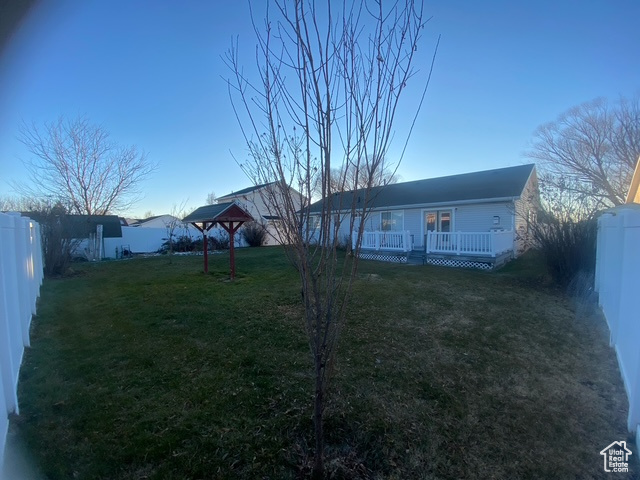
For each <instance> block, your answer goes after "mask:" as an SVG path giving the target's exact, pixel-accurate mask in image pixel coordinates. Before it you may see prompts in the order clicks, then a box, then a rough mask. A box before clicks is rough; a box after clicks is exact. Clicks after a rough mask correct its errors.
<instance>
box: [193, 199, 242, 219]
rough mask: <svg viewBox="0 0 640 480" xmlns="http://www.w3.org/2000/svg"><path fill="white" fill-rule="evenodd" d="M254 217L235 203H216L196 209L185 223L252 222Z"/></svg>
mask: <svg viewBox="0 0 640 480" xmlns="http://www.w3.org/2000/svg"><path fill="white" fill-rule="evenodd" d="M252 220H253V217H252V216H251V214H250V213H249V212H247V211H246V210H245V209H244V208H242V207H241V206H240V205H238V204H237V203H235V202H227V203H216V204H214V205H205V206H203V207H198V208H196V209H195V210H194V211H193V212H191V213H190V214H189V215H187V216H186V217H184V218H183V219H182V221H183V222H189V223H195V222H250V221H252Z"/></svg>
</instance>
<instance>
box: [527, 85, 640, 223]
mask: <svg viewBox="0 0 640 480" xmlns="http://www.w3.org/2000/svg"><path fill="white" fill-rule="evenodd" d="M534 137H535V140H534V143H533V148H532V149H531V150H530V151H529V152H527V153H526V155H527V156H528V157H529V158H532V159H534V160H536V161H537V162H538V166H539V169H540V171H541V179H544V183H541V187H542V188H543V189H544V188H545V187H546V188H551V189H553V190H562V191H563V192H564V198H563V200H564V201H570V194H571V195H573V196H574V197H576V198H575V199H576V201H577V202H578V203H580V204H581V205H582V207H583V208H593V209H596V210H597V209H601V208H603V207H610V206H614V205H620V204H622V203H624V201H625V197H626V193H627V190H628V188H629V185H630V183H631V176H632V175H633V169H634V168H635V164H636V161H637V159H638V156H639V155H640V97H639V96H636V97H634V98H632V99H626V98H620V100H619V101H618V102H617V103H615V104H614V105H611V104H610V103H608V102H607V101H606V100H604V99H597V100H593V101H591V102H587V103H584V104H582V105H579V106H577V107H574V108H571V109H570V110H568V111H567V112H565V113H563V114H562V115H560V117H558V119H557V120H555V121H554V122H551V123H548V124H546V125H542V126H541V127H539V128H538V130H536V132H535V134H534ZM593 211H594V212H595V210H593ZM591 213H593V212H591Z"/></svg>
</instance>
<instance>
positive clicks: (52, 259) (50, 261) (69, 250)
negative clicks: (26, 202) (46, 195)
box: [34, 205, 79, 277]
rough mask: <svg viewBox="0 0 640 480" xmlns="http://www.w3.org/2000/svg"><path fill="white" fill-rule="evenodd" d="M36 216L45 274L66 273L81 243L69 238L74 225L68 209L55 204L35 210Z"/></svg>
mask: <svg viewBox="0 0 640 480" xmlns="http://www.w3.org/2000/svg"><path fill="white" fill-rule="evenodd" d="M34 216H35V219H37V221H38V223H40V234H41V240H42V252H43V257H44V258H43V260H44V274H45V276H47V277H51V276H59V275H64V274H65V273H67V270H68V269H69V266H70V265H71V261H72V260H73V252H74V251H75V250H76V247H77V246H78V244H79V242H78V240H74V239H72V238H69V237H70V234H69V232H70V231H71V229H72V227H71V222H70V219H69V216H68V215H67V212H66V209H65V208H64V207H62V206H60V205H55V206H53V207H51V208H43V209H41V210H40V211H38V212H35V215H34Z"/></svg>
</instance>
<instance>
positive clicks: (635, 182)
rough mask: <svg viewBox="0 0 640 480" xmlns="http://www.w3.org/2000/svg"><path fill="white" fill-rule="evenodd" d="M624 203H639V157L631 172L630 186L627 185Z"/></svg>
mask: <svg viewBox="0 0 640 480" xmlns="http://www.w3.org/2000/svg"><path fill="white" fill-rule="evenodd" d="M625 203H640V157H638V161H637V162H636V168H635V169H634V170H633V176H632V177H631V185H629V192H627V198H626V200H625Z"/></svg>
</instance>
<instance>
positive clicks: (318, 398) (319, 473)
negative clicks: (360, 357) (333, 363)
mask: <svg viewBox="0 0 640 480" xmlns="http://www.w3.org/2000/svg"><path fill="white" fill-rule="evenodd" d="M315 363H316V365H315V371H316V372H315V373H316V391H315V400H314V402H313V427H314V433H315V440H316V451H315V459H314V463H313V473H312V475H311V478H312V479H313V480H323V479H324V428H323V427H324V425H323V413H324V381H323V371H322V361H321V359H319V358H316V362H315Z"/></svg>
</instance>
